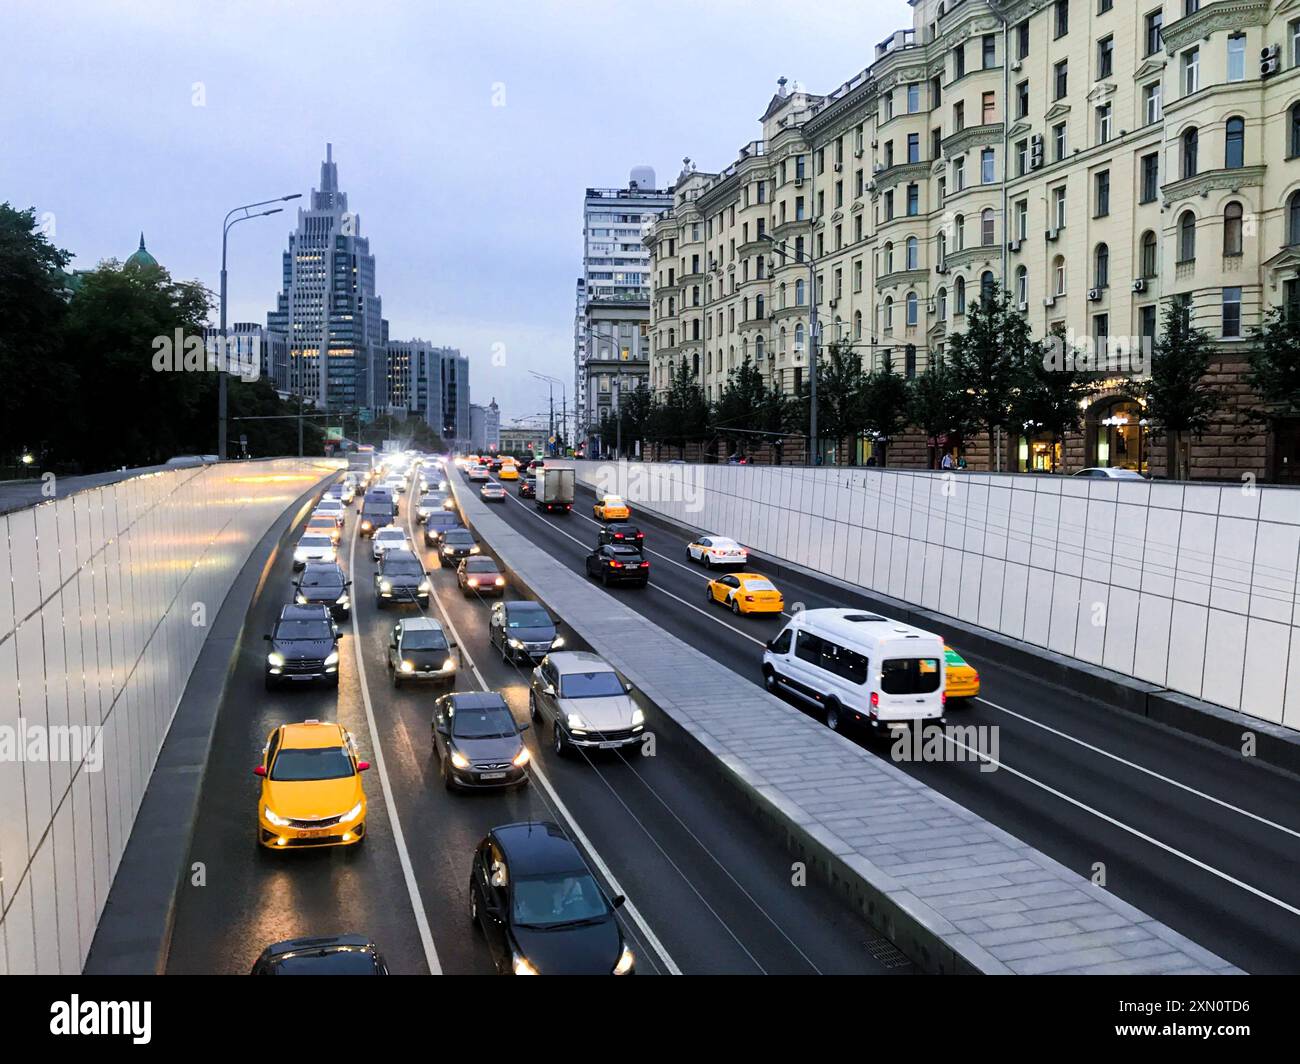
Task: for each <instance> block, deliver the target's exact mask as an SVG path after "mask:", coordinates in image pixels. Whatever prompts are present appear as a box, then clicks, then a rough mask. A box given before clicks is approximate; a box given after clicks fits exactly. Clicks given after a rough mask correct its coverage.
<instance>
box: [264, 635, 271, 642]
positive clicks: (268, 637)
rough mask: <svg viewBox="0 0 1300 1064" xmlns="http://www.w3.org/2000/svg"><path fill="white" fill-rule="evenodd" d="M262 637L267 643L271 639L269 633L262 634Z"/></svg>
mask: <svg viewBox="0 0 1300 1064" xmlns="http://www.w3.org/2000/svg"><path fill="white" fill-rule="evenodd" d="M262 639H263V640H264V641H266V642H267V643H269V642H270V641H271V637H270V636H269V635H264V636H262Z"/></svg>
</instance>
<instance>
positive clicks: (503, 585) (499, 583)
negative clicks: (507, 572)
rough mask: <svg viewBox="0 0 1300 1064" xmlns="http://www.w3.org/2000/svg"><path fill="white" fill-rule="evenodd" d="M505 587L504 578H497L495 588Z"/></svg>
mask: <svg viewBox="0 0 1300 1064" xmlns="http://www.w3.org/2000/svg"><path fill="white" fill-rule="evenodd" d="M505 586H506V578H505V577H504V576H498V577H497V587H505Z"/></svg>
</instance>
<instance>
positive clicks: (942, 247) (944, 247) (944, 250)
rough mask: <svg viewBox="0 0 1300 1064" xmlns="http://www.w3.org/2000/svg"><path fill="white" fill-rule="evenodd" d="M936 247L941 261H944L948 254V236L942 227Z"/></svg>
mask: <svg viewBox="0 0 1300 1064" xmlns="http://www.w3.org/2000/svg"><path fill="white" fill-rule="evenodd" d="M935 247H936V248H937V249H938V252H939V261H940V262H943V260H944V259H945V258H946V257H947V255H948V237H947V236H946V235H945V234H944V232H943V230H942V229H940V230H939V236H938V237H937V238H936V240H935Z"/></svg>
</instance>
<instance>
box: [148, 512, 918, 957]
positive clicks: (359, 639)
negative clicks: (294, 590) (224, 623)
mask: <svg viewBox="0 0 1300 1064" xmlns="http://www.w3.org/2000/svg"><path fill="white" fill-rule="evenodd" d="M401 507H402V517H401V520H402V522H403V523H404V524H405V525H406V527H407V528H408V529H409V530H411V531H412V532H415V533H417V535H415V536H414V537H413V538H414V541H415V543H416V544H417V547H418V549H420V550H422V551H423V550H424V548H423V538H422V536H420V535H418V531H419V529H418V526H415V525H414V524H413V522H412V519H411V507H410V504H409V499H408V498H407V497H404V498H403V500H402V504H401ZM355 514H356V512H355V509H353V510H351V511H350V513H349V515H348V518H347V522H346V525H345V534H344V538H343V541H342V547H343V549H342V551H341V556H342V558H343V562H344V567H345V569H346V570H347V572H348V573H349V575H350V576H351V578H352V581H353V589H352V590H353V602H354V614H353V616H354V622H353V623H352V624H350V625H345V626H344V636H343V640H342V644H341V647H340V656H341V670H342V671H341V683H340V688H339V690H338V692H337V694H336V693H335V692H334V691H331V690H311V691H285V692H280V693H274V694H272V693H267V692H266V691H264V690H263V684H262V667H263V653H264V643H263V642H262V640H261V638H260V636H261V635H262V634H263V633H264V632H268V631H270V628H271V623H272V619H273V618H274V617H275V616H276V615H277V614H278V611H279V608H280V606H281V605H282V604H283V603H285V602H287V601H289V597H290V592H289V588H290V585H291V576H292V574H291V571H290V561H289V559H288V558H287V557H286V558H280V559H278V560H277V561H276V562H275V564H274V566H273V567H272V569H271V570H270V572H269V574H268V577H267V579H266V581H265V583H264V585H263V587H262V588H261V589H260V590H259V593H258V595H257V597H256V599H255V601H254V604H253V606H252V608H251V610H250V614H249V619H248V625H247V628H246V633H245V634H246V638H245V641H244V644H243V651H242V653H241V656H240V659H239V662H238V666H237V671H236V674H235V676H234V677H233V680H232V683H231V685H230V689H229V695H228V697H227V699H226V702H225V704H224V705H223V706H222V708H221V712H220V717H219V720H218V724H217V731H216V737H215V741H214V746H213V751H212V755H211V757H210V759H209V763H208V767H207V774H206V777H205V779H204V786H203V797H202V801H201V806H200V811H199V818H198V824H197V829H196V833H195V839H194V844H193V847H192V860H193V861H196V862H199V861H201V862H203V865H204V869H205V872H206V885H205V886H193V885H191V886H189V887H187V888H185V889H184V891H183V893H182V895H181V897H180V899H179V901H178V905H177V912H176V921H175V930H174V934H173V939H172V946H171V952H170V957H169V963H168V969H167V970H168V971H169V972H177V973H244V972H247V971H248V970H249V969H250V968H251V966H252V963H253V961H254V959H255V958H256V956H257V955H258V953H259V952H260V951H261V950H262V948H263V947H264V946H266V945H267V944H269V943H271V942H274V941H277V940H280V939H283V938H289V937H294V936H299V935H308V934H335V933H341V932H358V933H364V934H368V935H370V936H371V937H372V938H373V939H374V940H375V941H376V943H377V944H378V945H379V947H380V949H381V950H382V951H383V953H384V954H385V956H386V958H387V960H388V962H389V965H390V967H391V968H392V970H393V971H394V972H398V973H421V972H442V973H448V974H467V973H487V972H490V971H491V970H492V966H491V962H490V959H489V956H488V953H487V949H486V947H485V945H484V943H483V940H482V938H481V937H479V936H478V935H477V934H476V933H475V932H474V931H473V930H472V928H471V925H470V923H469V918H468V908H469V896H468V882H469V867H470V859H471V856H472V853H473V850H474V847H475V846H476V845H477V844H478V842H479V841H480V840H481V839H482V837H483V835H484V834H485V833H486V831H487V830H488V829H489V828H490V827H492V826H493V825H496V824H501V823H508V822H511V821H516V820H521V819H527V818H531V817H537V818H546V819H553V820H556V821H558V822H560V823H561V824H562V825H564V826H565V828H566V830H568V832H569V834H570V836H571V837H573V838H574V839H575V841H577V842H578V843H579V846H580V848H581V849H582V850H583V851H584V855H585V856H586V858H587V860H588V862H589V864H591V865H592V867H593V870H594V871H595V872H596V874H597V876H598V878H600V879H601V880H602V882H603V883H604V885H605V887H606V888H607V889H608V890H609V891H610V892H611V893H623V894H625V895H626V896H627V898H628V904H627V905H626V906H624V908H623V909H622V910H620V917H621V918H622V919H623V923H624V930H625V934H626V935H627V937H628V940H629V943H630V944H631V946H632V948H633V950H634V951H635V952H636V954H637V970H638V972H639V973H641V974H655V973H676V972H682V973H687V974H693V973H735V974H812V973H827V974H830V973H836V974H848V973H892V974H905V973H910V972H911V971H912V969H911V966H910V965H909V964H908V963H907V962H906V961H905V959H904V958H902V957H901V955H899V954H898V953H897V951H896V950H894V949H893V947H892V946H890V944H889V943H888V942H886V941H884V940H883V939H881V938H880V936H878V935H877V934H876V933H875V932H874V931H873V930H872V929H871V928H870V927H869V926H868V925H867V924H866V923H865V922H864V921H863V920H862V919H861V918H860V917H858V916H857V914H856V913H855V912H853V911H852V910H851V909H849V908H848V907H847V906H846V905H844V904H843V903H842V902H841V901H840V900H839V898H838V897H837V896H835V895H834V894H832V893H831V892H830V891H829V890H827V889H825V888H823V887H822V886H820V885H818V884H816V883H812V884H809V885H805V886H795V885H793V884H792V871H791V858H790V855H789V854H788V853H787V852H786V851H785V849H784V848H783V847H782V846H780V845H779V844H778V843H777V842H776V840H773V839H772V838H770V837H769V835H768V833H766V832H765V831H764V830H763V829H762V827H761V825H760V824H759V823H758V822H757V821H755V820H753V819H752V818H751V817H750V816H749V815H748V814H747V813H746V812H745V811H744V810H742V809H741V808H739V807H738V806H737V804H736V803H735V801H734V799H733V796H732V795H731V793H730V791H728V790H727V789H726V788H725V787H723V786H722V785H721V784H720V783H717V782H715V781H713V780H712V779H711V778H700V776H699V775H698V774H693V773H692V772H691V771H690V770H689V767H688V766H687V765H685V764H683V759H680V758H676V757H674V756H673V751H672V748H671V740H666V739H665V738H664V737H660V742H659V747H658V755H657V756H655V757H653V758H641V757H640V756H633V757H622V756H618V755H608V756H606V755H598V756H596V757H594V758H593V759H591V760H587V759H575V760H572V761H568V760H559V759H557V758H556V757H555V756H554V754H553V752H552V750H551V749H550V744H549V743H545V742H543V741H541V740H543V738H544V737H542V736H538V735H537V733H536V730H535V729H533V730H530V731H528V732H526V733H525V740H526V742H527V743H528V746H529V749H530V751H531V753H532V757H533V768H532V770H531V782H530V783H529V785H528V786H527V787H525V788H523V789H521V790H518V791H514V792H510V793H504V794H465V795H462V794H453V793H449V792H447V791H446V790H445V789H444V788H443V787H442V785H441V783H440V782H439V779H438V769H437V761H436V758H435V757H434V755H433V753H432V749H431V743H430V730H429V729H430V715H431V707H432V702H433V699H434V697H435V695H434V693H433V692H432V691H431V690H423V689H420V688H418V687H407V688H404V689H402V690H400V691H397V690H394V689H393V687H392V686H391V683H390V680H389V676H388V674H387V671H386V667H385V662H384V653H383V651H384V644H385V641H386V639H387V636H388V633H389V632H390V631H391V629H392V626H393V624H394V623H395V622H396V621H397V619H398V617H399V616H400V615H402V614H409V613H411V612H412V611H414V610H415V609H416V607H414V606H404V607H397V608H389V609H386V610H382V611H381V610H380V609H379V608H378V607H376V605H375V604H374V600H373V596H372V594H371V593H370V591H371V588H372V586H373V574H374V563H373V561H372V560H371V558H370V553H369V541H368V540H364V539H363V540H359V541H358V537H357V534H356V527H355V526H356V515H355ZM425 554H426V566H427V567H428V568H429V569H430V570H431V577H432V579H433V582H434V591H435V601H434V603H432V604H431V605H430V608H429V613H430V615H432V616H434V617H437V618H439V619H440V620H442V621H443V622H444V624H446V625H447V626H448V627H450V628H451V629H452V631H453V634H454V637H455V638H456V639H457V641H458V642H459V643H460V645H461V651H462V660H461V666H462V667H461V669H460V671H459V675H458V679H457V683H456V686H457V689H460V690H474V689H479V688H480V687H483V686H485V687H488V688H491V689H493V690H497V691H501V692H502V693H503V694H504V695H505V697H506V699H507V701H508V702H509V704H510V706H511V709H512V710H513V712H514V714H515V716H516V718H517V719H518V720H520V721H523V720H526V719H527V702H528V695H527V676H526V672H525V671H524V670H523V669H521V668H519V667H517V666H513V665H507V664H505V663H504V662H502V660H501V658H500V655H499V653H498V652H497V651H495V650H491V649H489V645H488V637H487V632H488V628H487V618H488V611H489V608H490V607H489V605H488V604H487V603H485V602H483V601H481V600H479V599H478V598H477V596H476V597H475V598H466V597H464V596H463V595H462V594H461V593H460V592H459V590H458V588H457V585H456V580H455V574H454V573H453V572H451V571H449V570H447V569H444V568H442V566H441V565H440V563H439V562H438V560H437V558H436V557H435V556H434V555H433V554H432V553H430V552H425ZM592 593H593V595H594V594H600V593H601V592H599V591H598V590H596V589H593V592H592ZM508 594H511V595H513V594H514V592H513V591H508ZM562 631H564V634H565V635H566V636H568V637H569V638H570V640H571V645H574V644H573V642H572V633H570V632H569V631H567V629H564V628H563V626H562ZM311 717H316V718H318V719H328V720H334V719H337V720H339V721H341V722H342V723H344V724H345V725H346V726H347V727H348V728H349V729H351V730H352V731H353V733H354V734H355V735H356V736H357V739H358V743H359V745H360V748H361V753H362V756H363V757H369V758H370V759H371V760H372V761H374V762H375V770H374V771H372V772H371V773H369V774H368V775H367V777H366V779H365V785H366V793H367V796H368V798H369V801H370V813H369V817H368V838H367V839H366V841H365V843H364V845H363V846H361V847H356V848H353V849H351V850H322V851H310V850H300V851H290V852H283V851H276V852H267V851H263V850H261V849H260V848H259V847H258V846H257V845H256V842H255V826H256V804H257V796H258V780H257V778H256V777H255V776H254V775H253V773H252V769H253V767H254V765H255V764H257V763H258V760H259V757H260V751H261V748H262V745H263V744H264V743H265V741H266V736H267V734H268V732H270V731H271V729H272V728H273V727H274V726H276V725H277V724H280V723H284V722H287V721H295V720H303V719H307V718H311Z"/></svg>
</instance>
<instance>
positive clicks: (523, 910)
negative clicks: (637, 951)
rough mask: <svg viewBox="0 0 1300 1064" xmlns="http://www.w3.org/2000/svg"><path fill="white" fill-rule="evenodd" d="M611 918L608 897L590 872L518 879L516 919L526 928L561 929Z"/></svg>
mask: <svg viewBox="0 0 1300 1064" xmlns="http://www.w3.org/2000/svg"><path fill="white" fill-rule="evenodd" d="M608 915H609V906H608V904H607V903H606V902H605V896H604V895H603V894H602V893H601V892H600V888H599V887H598V886H596V881H595V880H594V879H592V878H591V876H590V874H588V873H586V872H576V873H572V874H568V875H565V874H559V875H549V876H530V877H528V878H526V879H517V880H515V891H514V918H515V922H516V923H518V924H521V925H523V926H524V927H559V926H562V925H564V924H573V923H580V922H584V921H587V920H601V919H604V918H605V917H606V916H608Z"/></svg>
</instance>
